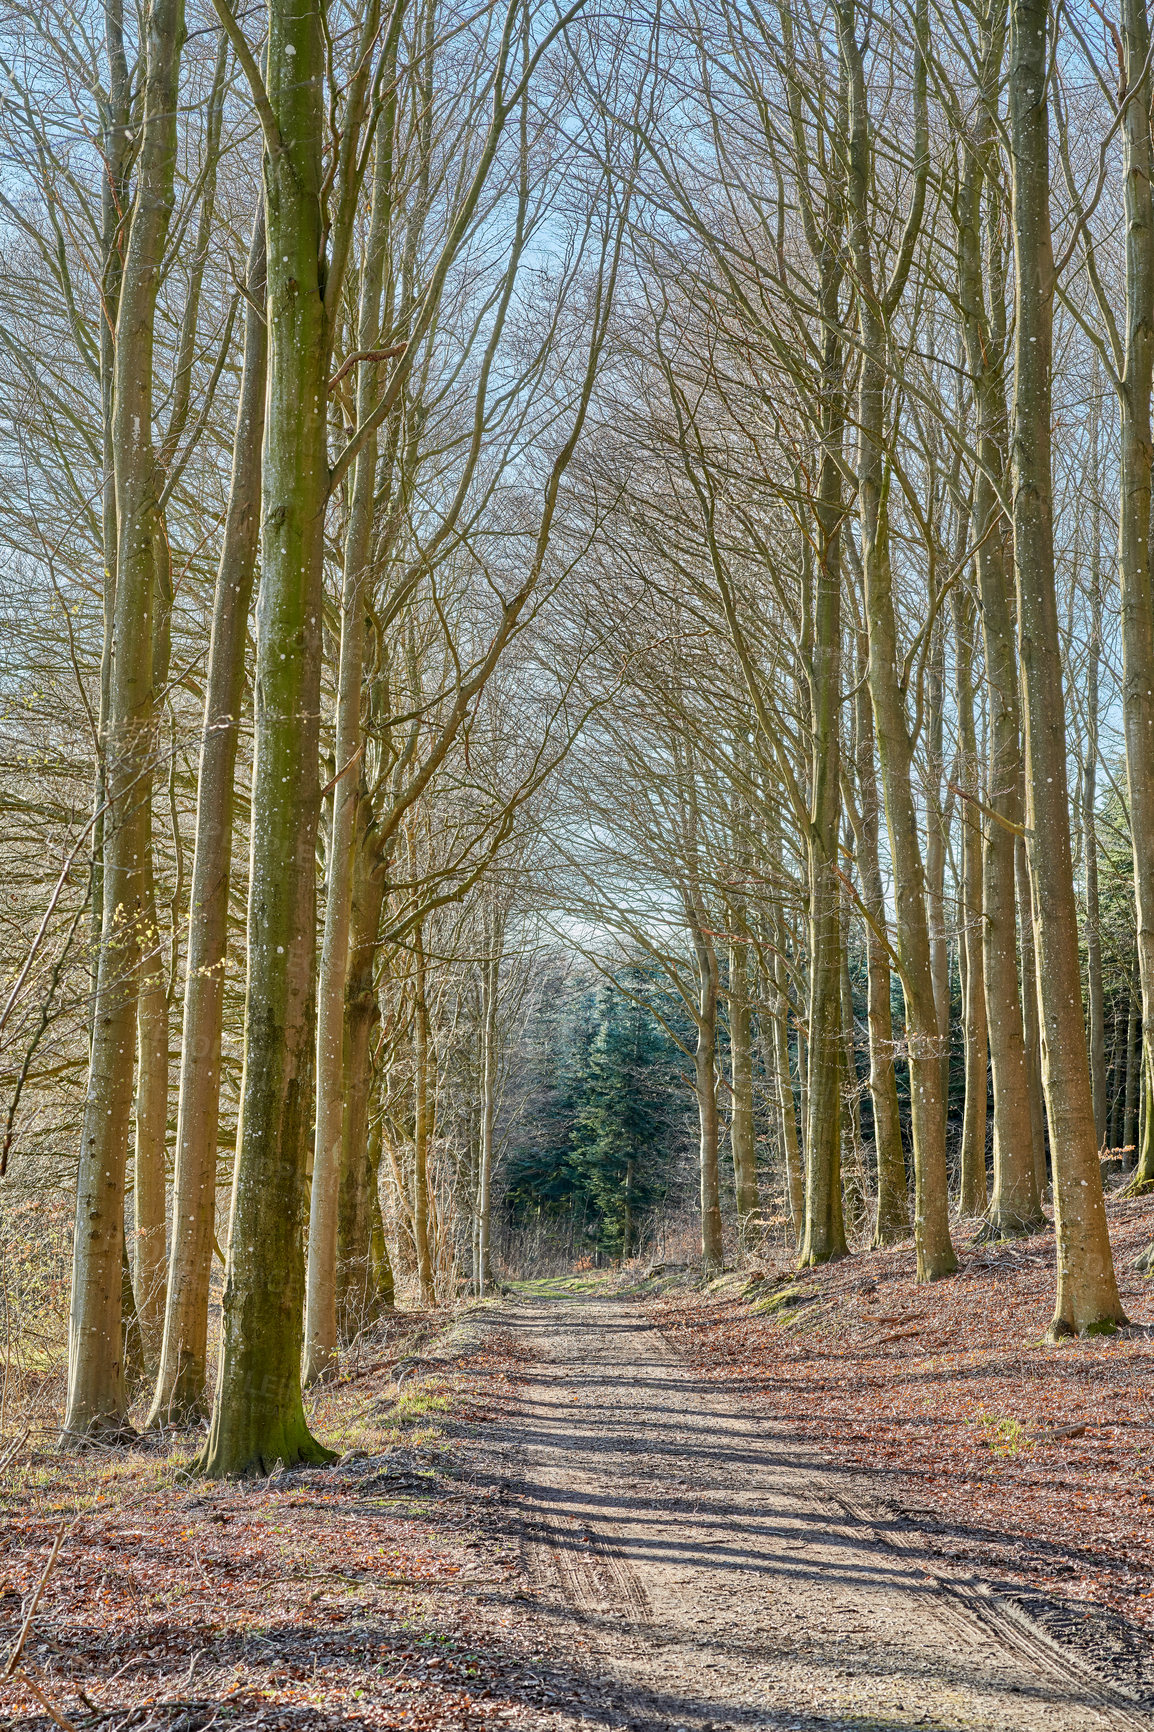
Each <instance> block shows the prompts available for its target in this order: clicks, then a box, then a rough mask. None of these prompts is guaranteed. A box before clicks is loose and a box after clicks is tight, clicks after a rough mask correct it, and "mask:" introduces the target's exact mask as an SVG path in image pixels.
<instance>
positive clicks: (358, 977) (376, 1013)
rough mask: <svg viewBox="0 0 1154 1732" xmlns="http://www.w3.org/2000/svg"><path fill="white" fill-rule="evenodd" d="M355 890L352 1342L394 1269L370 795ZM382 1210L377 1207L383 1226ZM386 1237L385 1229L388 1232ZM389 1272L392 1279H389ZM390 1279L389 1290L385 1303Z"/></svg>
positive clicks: (347, 1191) (340, 1239)
mask: <svg viewBox="0 0 1154 1732" xmlns="http://www.w3.org/2000/svg"><path fill="white" fill-rule="evenodd" d="M353 862H354V866H353V891H352V907H351V911H350V922H349V963H348V975H347V983H346V987H345V1027H344V1043H345V1050H344V1104H343V1111H342V1115H341V1172H340V1202H339V1209H338V1219H337V1256H336V1309H337V1329H338V1338H339V1340H340V1341H342V1342H344V1341H349V1340H351V1339H352V1338H353V1336H354V1335H356V1334H357V1333H358V1331H359V1330H360V1329H361V1328H363V1327H364V1325H365V1324H366V1323H369V1322H371V1321H372V1320H373V1318H374V1317H375V1316H376V1315H377V1312H378V1310H379V1309H380V1307H381V1306H382V1305H385V1306H391V1305H392V1303H393V1300H392V1297H391V1286H392V1270H391V1267H390V1266H389V1265H388V1261H387V1259H388V1253H387V1249H384V1250H383V1258H384V1261H383V1262H382V1260H381V1259H382V1247H383V1239H382V1247H378V1250H377V1251H376V1252H374V1250H373V1232H374V1214H373V1201H374V1194H375V1190H376V1185H377V1169H378V1167H379V1164H380V1137H379V1132H378V1133H377V1141H376V1158H375V1159H374V1156H373V1134H372V1133H371V1132H370V1129H369V1103H370V1098H371V1094H372V1084H373V1058H372V1050H371V1046H372V1036H373V1030H374V1029H375V1028H376V1026H377V1024H378V1022H379V1021H380V1015H381V1012H380V1006H379V1004H378V1002H377V995H376V992H375V991H374V986H373V967H374V963H375V960H376V955H377V944H378V939H379V934H380V927H381V908H382V905H383V903H384V899H385V866H384V862H383V861H382V860H381V859H380V857H379V855H378V851H377V848H376V834H375V830H374V828H373V824H372V808H371V805H370V802H369V800H368V799H367V798H366V797H365V795H364V790H363V787H362V792H361V797H360V798H359V800H358V804H357V815H356V827H355V832H354V840H353ZM379 1218H380V1205H379V1203H378V1204H377V1215H376V1217H375V1219H376V1220H377V1221H379ZM382 1234H383V1229H382ZM386 1271H387V1273H386ZM382 1280H384V1281H385V1282H386V1284H387V1286H388V1288H389V1289H390V1296H388V1297H386V1295H385V1293H384V1292H383V1291H382V1288H381V1285H380V1283H381V1281H382Z"/></svg>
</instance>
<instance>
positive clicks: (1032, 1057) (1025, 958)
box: [1014, 766, 1049, 1223]
mask: <svg viewBox="0 0 1154 1732" xmlns="http://www.w3.org/2000/svg"><path fill="white" fill-rule="evenodd" d="M1023 770H1024V766H1023ZM1024 811H1025V799H1024V795H1023V813H1024ZM1014 874H1015V878H1016V881H1017V893H1018V925H1019V927H1020V929H1021V934H1022V960H1021V968H1022V1032H1023V1039H1024V1042H1025V1054H1026V1102H1027V1106H1028V1108H1029V1112H1030V1148H1031V1149H1032V1150H1033V1155H1034V1172H1033V1180H1032V1184H1031V1191H1030V1195H1032V1196H1033V1197H1035V1198H1036V1199H1037V1200H1038V1201H1037V1210H1038V1217H1037V1218H1038V1221H1039V1223H1040V1222H1041V1220H1042V1219H1043V1216H1042V1204H1041V1199H1042V1197H1043V1196H1044V1195H1045V1191H1046V1186H1047V1184H1048V1183H1049V1175H1048V1172H1047V1166H1046V1107H1045V1099H1044V1091H1043V1086H1042V1031H1041V1026H1040V1024H1039V1021H1038V965H1037V959H1036V957H1035V954H1034V936H1033V934H1034V892H1033V888H1032V887H1031V884H1030V870H1029V866H1028V864H1027V860H1026V843H1025V838H1024V837H1022V836H1019V838H1018V841H1017V845H1016V848H1015V850H1014ZM1023 1177H1024V1175H1023Z"/></svg>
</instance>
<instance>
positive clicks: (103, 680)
mask: <svg viewBox="0 0 1154 1732" xmlns="http://www.w3.org/2000/svg"><path fill="white" fill-rule="evenodd" d="M104 46H105V53H106V54H107V57H108V107H107V109H106V111H105V121H104V137H103V145H104V163H103V172H102V174H101V198H100V250H101V267H102V269H101V281H100V302H101V305H100V313H101V317H100V410H101V414H100V430H101V500H100V523H101V546H102V552H103V555H104V571H103V595H102V597H101V602H102V609H101V611H102V626H103V633H102V640H101V652H100V708H99V714H98V720H97V739H96V789H95V795H94V799H93V806H94V816H95V822H94V824H93V828H92V908H91V949H92V975H91V987H92V992H91V997H92V1010H91V1012H90V1021H89V1028H88V1038H89V1048H90V1056H91V1043H92V1034H93V1024H92V1021H91V1018H92V1017H93V1016H94V1015H95V1011H96V994H97V986H98V984H99V979H98V975H99V959H100V949H101V943H100V940H101V933H102V931H103V927H104V831H105V821H106V817H107V814H106V812H105V810H104V805H105V800H106V797H107V793H108V775H107V764H106V761H105V760H106V753H107V744H108V724H109V719H110V714H111V712H110V700H111V681H112V637H113V626H114V610H115V604H116V565H117V553H116V543H117V532H116V459H115V452H114V440H113V409H114V397H115V388H116V321H117V315H118V310H119V306H120V285H121V280H122V278H123V274H124V272H123V266H124V250H123V242H124V240H125V238H126V236H127V233H128V222H129V207H130V202H131V201H130V198H129V186H128V176H129V170H130V164H131V162H132V151H133V132H132V82H133V81H132V77H131V75H130V73H129V70H128V59H127V56H126V53H125V47H124V7H123V4H122V0H104Z"/></svg>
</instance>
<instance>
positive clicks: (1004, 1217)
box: [958, 6, 1042, 1236]
mask: <svg viewBox="0 0 1154 1732" xmlns="http://www.w3.org/2000/svg"><path fill="white" fill-rule="evenodd" d="M1005 36H1006V32H1005V13H1004V11H1003V10H1002V9H1001V8H999V7H996V6H995V7H993V8H991V10H990V13H989V19H988V22H987V23H986V24H985V25H984V26H983V28H982V33H981V57H980V80H981V102H980V104H979V107H978V109H977V115H976V119H975V125H974V134H973V139H972V144H971V148H970V149H969V151H968V152H967V156H966V167H965V173H964V177H963V182H962V187H961V196H960V198H959V204H958V209H959V235H958V285H959V293H960V300H961V308H962V331H963V336H964V339H965V346H966V360H967V364H968V367H969V373H970V378H971V380H972V382H973V390H974V402H975V408H976V414H977V443H978V455H979V459H980V461H979V464H978V467H977V469H976V472H975V475H974V501H973V541H974V547H975V550H976V551H975V556H974V559H975V565H976V568H977V578H978V592H979V597H980V600H981V617H982V647H983V652H984V661H985V679H986V690H987V702H988V711H989V724H988V726H989V748H988V750H989V763H988V770H987V787H986V802H987V807H988V813H989V816H988V818H987V821H986V823H985V825H984V829H983V837H982V894H981V916H982V923H983V927H984V937H983V945H982V963H983V975H984V981H985V994H986V1027H987V1034H988V1039H989V1048H990V1068H991V1072H992V1081H993V1095H994V1192H993V1200H992V1202H991V1205H990V1210H989V1216H988V1221H989V1231H990V1232H991V1233H993V1234H995V1235H997V1236H1000V1235H1002V1234H1009V1233H1020V1232H1026V1231H1030V1230H1031V1229H1032V1228H1033V1227H1035V1226H1039V1225H1041V1221H1042V1212H1041V1204H1040V1201H1039V1193H1038V1188H1037V1181H1036V1155H1035V1150H1036V1135H1035V1125H1034V1122H1033V1118H1032V1116H1031V1106H1030V1094H1029V1087H1028V1077H1029V1069H1028V1064H1027V1053H1026V1036H1025V1025H1024V1019H1023V1004H1024V1001H1026V1000H1027V992H1026V983H1025V981H1023V982H1022V984H1021V986H1019V974H1018V929H1017V919H1016V903H1015V864H1014V861H1015V837H1016V834H1017V832H1018V831H1019V830H1020V828H1021V823H1022V795H1021V782H1022V723H1021V703H1020V696H1019V683H1018V655H1017V647H1016V643H1015V629H1016V628H1015V614H1014V596H1013V558H1012V553H1011V549H1010V546H1009V537H1010V534H1011V526H1010V524H1009V523H1008V522H1007V520H1006V517H1005V514H1004V512H1003V510H1002V507H1001V504H1000V502H999V499H998V491H997V482H998V480H999V478H1001V477H1003V476H1005V475H1006V473H1007V470H1008V466H1009V458H1008V451H1007V431H1008V423H1007V413H1006V397H1005V380H1004V372H1005V357H1006V343H1007V337H1006V312H1005V309H1006V286H1005V265H1004V253H1003V243H1002V230H1003V224H1002V198H1001V181H1000V170H999V169H997V167H996V165H995V164H994V163H993V162H992V153H993V151H994V140H995V135H996V128H997V124H998V101H999V91H1000V87H1001V78H1002V70H1003V62H1004V59H1005ZM983 241H984V245H983ZM983 260H984V264H983ZM983 272H984V273H985V274H983Z"/></svg>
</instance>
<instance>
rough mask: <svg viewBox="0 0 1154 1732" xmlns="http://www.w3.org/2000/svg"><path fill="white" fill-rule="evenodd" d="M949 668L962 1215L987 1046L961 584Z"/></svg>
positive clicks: (971, 1205)
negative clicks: (956, 773)
mask: <svg viewBox="0 0 1154 1732" xmlns="http://www.w3.org/2000/svg"><path fill="white" fill-rule="evenodd" d="M953 606H954V631H955V643H956V648H955V656H954V661H955V669H956V676H955V677H956V684H957V704H958V744H959V759H960V764H959V769H960V779H961V783H962V787H963V788H964V790H965V792H966V793H967V794H968V795H969V796H970V798H969V799H967V800H964V801H963V802H962V814H961V817H962V911H961V933H960V945H959V948H960V952H961V957H962V961H963V963H964V967H963V970H962V979H963V993H962V998H963V1003H962V1015H963V1020H964V1025H965V1062H966V1103H965V1112H964V1117H963V1119H962V1146H961V1151H960V1155H961V1160H960V1167H961V1174H960V1181H961V1182H960V1185H959V1194H958V1207H959V1209H960V1210H961V1213H962V1214H963V1215H984V1214H985V1211H986V1204H987V1201H988V1198H987V1194H986V1100H987V1093H988V1081H987V1066H988V1062H989V1052H988V1046H987V1038H986V982H985V969H984V967H983V954H982V823H981V816H980V810H979V807H978V805H977V803H976V802H977V801H978V800H979V799H980V797H981V771H980V767H979V762H978V741H977V733H976V730H975V727H974V675H973V656H974V639H973V633H974V607H973V602H972V601H971V600H970V598H969V596H968V595H967V594H966V593H965V591H964V590H961V589H955V590H954V595H953Z"/></svg>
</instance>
